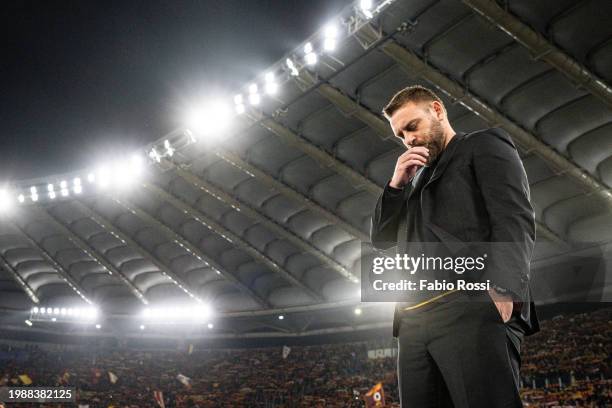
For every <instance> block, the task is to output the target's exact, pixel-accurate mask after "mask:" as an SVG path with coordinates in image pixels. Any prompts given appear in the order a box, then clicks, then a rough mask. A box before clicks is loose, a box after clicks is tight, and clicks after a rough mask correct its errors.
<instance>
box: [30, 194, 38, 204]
mask: <svg viewBox="0 0 612 408" xmlns="http://www.w3.org/2000/svg"><path fill="white" fill-rule="evenodd" d="M30 198H31V199H32V201H33V202H37V201H38V194H32V195H31V196H30Z"/></svg>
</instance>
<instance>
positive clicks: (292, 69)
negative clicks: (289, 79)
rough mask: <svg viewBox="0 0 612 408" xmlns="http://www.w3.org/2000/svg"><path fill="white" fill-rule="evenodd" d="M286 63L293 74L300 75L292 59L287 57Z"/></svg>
mask: <svg viewBox="0 0 612 408" xmlns="http://www.w3.org/2000/svg"><path fill="white" fill-rule="evenodd" d="M285 64H287V68H289V72H290V73H291V76H298V75H300V73H299V71H298V70H297V68H296V66H295V64H294V63H293V61H291V59H290V58H287V59H286V60H285Z"/></svg>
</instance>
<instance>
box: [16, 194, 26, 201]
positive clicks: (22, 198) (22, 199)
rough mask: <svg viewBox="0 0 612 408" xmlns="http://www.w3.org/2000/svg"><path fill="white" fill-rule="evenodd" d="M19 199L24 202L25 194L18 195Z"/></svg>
mask: <svg viewBox="0 0 612 408" xmlns="http://www.w3.org/2000/svg"><path fill="white" fill-rule="evenodd" d="M17 201H19V202H20V203H23V202H24V201H25V196H24V195H23V194H19V195H18V196H17Z"/></svg>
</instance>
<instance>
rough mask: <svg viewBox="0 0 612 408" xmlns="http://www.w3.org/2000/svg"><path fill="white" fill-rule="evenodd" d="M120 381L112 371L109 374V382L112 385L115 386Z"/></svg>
mask: <svg viewBox="0 0 612 408" xmlns="http://www.w3.org/2000/svg"><path fill="white" fill-rule="evenodd" d="M118 379H119V377H117V375H116V374H115V373H113V372H112V371H109V372H108V380H109V381H110V382H111V384H115V383H116V382H117V380H118Z"/></svg>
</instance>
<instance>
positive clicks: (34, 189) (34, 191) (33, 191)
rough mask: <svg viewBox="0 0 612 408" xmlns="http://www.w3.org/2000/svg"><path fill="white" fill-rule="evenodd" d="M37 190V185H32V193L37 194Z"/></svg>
mask: <svg viewBox="0 0 612 408" xmlns="http://www.w3.org/2000/svg"><path fill="white" fill-rule="evenodd" d="M37 191H38V190H36V187H34V186H32V187H30V193H32V194H36V192H37Z"/></svg>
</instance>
